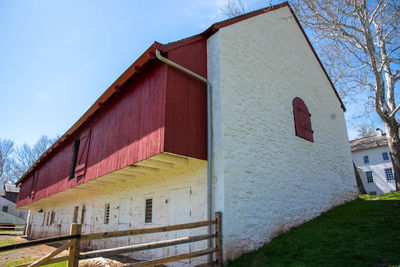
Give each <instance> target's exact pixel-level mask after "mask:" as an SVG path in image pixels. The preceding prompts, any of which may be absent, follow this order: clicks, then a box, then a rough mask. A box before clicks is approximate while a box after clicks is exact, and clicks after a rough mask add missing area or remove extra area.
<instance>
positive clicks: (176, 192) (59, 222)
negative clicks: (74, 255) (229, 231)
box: [30, 158, 207, 266]
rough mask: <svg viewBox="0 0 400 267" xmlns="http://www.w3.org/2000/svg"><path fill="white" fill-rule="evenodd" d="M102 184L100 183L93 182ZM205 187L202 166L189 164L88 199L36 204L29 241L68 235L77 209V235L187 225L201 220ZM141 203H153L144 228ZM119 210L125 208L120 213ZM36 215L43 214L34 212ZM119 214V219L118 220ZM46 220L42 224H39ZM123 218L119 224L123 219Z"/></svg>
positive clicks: (120, 241)
mask: <svg viewBox="0 0 400 267" xmlns="http://www.w3.org/2000/svg"><path fill="white" fill-rule="evenodd" d="M98 179H101V178H98ZM206 181H207V162H206V161H202V160H196V159H191V158H189V163H188V164H186V165H179V166H175V167H174V168H171V169H167V170H165V171H162V172H157V173H154V174H149V175H145V176H143V177H132V180H131V182H130V183H129V184H126V183H125V184H117V183H113V182H112V181H109V189H108V190H106V191H103V192H97V191H95V192H93V193H92V194H79V193H77V194H75V197H74V198H73V199H64V200H63V201H59V203H52V204H51V205H49V206H43V207H40V205H39V204H40V203H39V202H40V201H38V202H37V203H36V204H35V206H36V209H35V210H33V209H32V210H31V214H32V218H33V220H32V226H31V234H30V237H32V238H41V237H45V236H54V235H60V234H68V233H69V229H70V225H71V223H72V220H73V213H74V207H75V206H78V207H79V211H78V219H77V221H78V223H80V222H81V215H82V207H83V206H85V213H84V222H83V224H82V232H83V233H89V232H105V231H115V230H126V229H136V228H146V227H157V226H165V225H170V224H179V223H188V222H195V221H202V220H205V219H206V210H207V209H206V197H207V192H206ZM146 198H152V199H153V222H152V223H144V218H145V215H144V211H145V200H146ZM106 203H110V221H109V223H108V224H104V209H105V204H106ZM122 206H124V207H122ZM40 209H42V210H43V212H38V211H39V210H40ZM121 209H123V210H124V211H123V212H124V213H126V211H127V214H121V212H122V211H121ZM52 211H54V212H55V220H54V221H55V222H54V223H53V224H50V221H49V223H47V222H48V220H47V215H45V214H51V212H52ZM45 216H46V219H45V218H44V217H45ZM122 216H123V217H124V218H122ZM206 233H207V229H206V228H205V227H203V228H197V229H193V230H184V231H175V232H169V233H160V234H151V235H142V236H135V237H121V238H111V239H100V240H95V241H91V242H90V243H85V244H83V245H84V246H86V247H90V248H92V249H102V248H110V247H118V246H124V245H125V246H126V245H129V244H137V243H142V242H151V241H160V240H166V239H172V238H178V237H184V236H188V235H189V234H191V235H197V234H206ZM206 247H207V241H201V242H197V243H193V244H191V245H190V247H189V245H187V244H186V245H179V246H175V247H170V248H164V249H157V250H150V251H147V252H137V253H131V254H128V256H131V257H133V258H136V259H150V258H154V257H161V256H167V255H175V254H176V253H177V252H180V253H184V252H189V251H190V250H191V251H195V250H200V249H205V248H206ZM205 260H206V256H203V257H200V258H196V259H193V260H191V261H189V260H187V261H184V262H180V263H176V264H172V265H174V266H175V265H177V266H184V265H187V264H190V265H191V264H200V263H204V262H205Z"/></svg>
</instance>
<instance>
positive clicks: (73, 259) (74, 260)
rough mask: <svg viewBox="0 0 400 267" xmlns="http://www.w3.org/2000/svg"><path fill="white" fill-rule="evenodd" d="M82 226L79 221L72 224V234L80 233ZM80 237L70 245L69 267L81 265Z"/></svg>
mask: <svg viewBox="0 0 400 267" xmlns="http://www.w3.org/2000/svg"><path fill="white" fill-rule="evenodd" d="M81 231H82V226H81V225H80V224H77V223H73V224H71V230H70V234H71V235H80V234H81ZM80 244H81V242H80V238H76V239H75V240H73V244H72V245H71V246H70V247H69V250H68V254H69V258H68V267H78V265H79V252H80Z"/></svg>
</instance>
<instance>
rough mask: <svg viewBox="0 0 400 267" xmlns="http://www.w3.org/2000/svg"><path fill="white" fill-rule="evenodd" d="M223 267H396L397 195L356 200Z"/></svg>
mask: <svg viewBox="0 0 400 267" xmlns="http://www.w3.org/2000/svg"><path fill="white" fill-rule="evenodd" d="M228 266H230V267H231V266H246V267H250V266H400V193H399V192H394V193H389V194H386V195H383V196H376V195H375V196H369V195H365V196H360V198H358V199H357V200H354V201H352V202H349V203H346V204H344V205H341V206H338V207H336V208H333V209H332V210H330V211H328V212H326V213H324V214H322V215H321V216H319V217H317V218H315V219H314V220H312V221H310V222H307V223H305V224H303V225H301V226H300V227H298V228H295V229H292V230H291V231H289V232H287V233H284V234H282V235H280V236H278V237H277V238H275V239H274V240H272V241H271V242H270V243H269V244H267V245H265V246H264V247H262V248H260V249H259V250H257V251H255V252H252V253H249V254H245V255H243V256H241V257H239V258H238V259H236V260H235V261H233V262H229V264H228Z"/></svg>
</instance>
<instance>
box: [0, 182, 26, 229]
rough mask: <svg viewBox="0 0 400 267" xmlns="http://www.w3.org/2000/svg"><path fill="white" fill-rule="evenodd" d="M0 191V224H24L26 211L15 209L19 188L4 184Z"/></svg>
mask: <svg viewBox="0 0 400 267" xmlns="http://www.w3.org/2000/svg"><path fill="white" fill-rule="evenodd" d="M3 189H4V190H0V224H24V223H25V219H26V214H27V213H28V212H27V210H23V209H17V208H16V203H17V199H18V193H19V187H17V186H15V185H11V184H5V185H4V187H3Z"/></svg>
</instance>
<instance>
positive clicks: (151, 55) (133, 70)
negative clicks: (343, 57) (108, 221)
mask: <svg viewBox="0 0 400 267" xmlns="http://www.w3.org/2000/svg"><path fill="white" fill-rule="evenodd" d="M285 6H286V7H288V8H289V10H290V12H291V14H292V15H293V17H294V18H295V21H296V23H297V24H298V26H299V28H300V29H301V31H302V33H303V35H304V38H305V39H306V41H307V42H308V44H309V46H310V48H311V50H312V52H313V54H314V56H315V58H316V59H317V61H318V63H319V65H320V66H321V68H322V70H323V72H324V74H325V76H326V78H327V79H328V81H329V83H330V85H331V87H332V89H333V91H334V93H335V95H336V97H337V98H338V101H339V103H340V106H341V108H342V109H343V111H346V109H345V107H344V104H343V102H342V100H341V99H340V97H339V94H338V93H337V91H336V89H335V87H334V85H333V83H332V81H331V79H330V78H329V75H328V73H327V72H326V70H325V68H324V66H323V65H322V63H321V60H320V59H319V57H318V55H317V53H316V52H315V50H314V48H313V47H312V45H311V43H310V41H309V39H308V37H307V35H306V33H305V31H304V29H303V28H302V27H301V25H300V22H299V20H298V19H297V17H296V15H295V14H294V12H293V10H292V8H291V7H290V5H289V3H288V2H283V3H281V4H277V5H273V6H270V7H267V8H262V9H259V10H255V11H252V12H249V13H246V14H243V15H240V16H236V17H233V18H230V19H227V20H223V21H220V22H217V23H214V24H213V25H211V26H210V27H209V28H208V29H206V30H205V31H204V32H202V33H200V34H197V35H194V36H191V37H188V38H184V39H181V40H178V41H175V42H171V43H167V44H161V43H158V42H154V43H153V44H152V45H151V46H150V47H149V48H148V49H147V50H146V51H145V52H144V53H143V54H142V55H141V56H140V57H139V58H138V59H137V60H136V61H135V62H134V63H133V64H132V65H131V66H130V67H129V68H128V69H127V70H126V71H125V72H124V73H123V74H122V75H121V76H120V77H119V78H118V79H117V80H116V81H115V82H114V83H113V84H112V85H111V86H110V87H108V89H107V90H106V91H105V92H104V93H103V94H102V95H101V96H100V97H99V98H98V99H97V100H96V101H95V102H94V104H93V105H92V106H91V107H90V108H89V109H88V110H87V111H86V112H85V114H83V116H82V117H81V118H80V119H79V120H78V121H77V122H76V123H75V124H74V125H73V126H72V127H71V128H70V129H69V130H68V131H67V132H66V133H65V134H64V135H63V136H61V137H60V138H59V139H58V140H57V141H56V142H55V143H54V144H53V145H52V146H51V147H50V148H49V149H48V150H47V151H46V152H45V153H44V154H43V155H42V156H40V158H39V159H38V160H37V161H36V162H35V163H34V164H33V165H32V166H31V167H30V168H29V169H28V171H27V172H26V173H25V174H24V175H23V176H22V177H21V178H20V179H19V180H18V181H17V182H16V184H20V183H21V182H22V181H23V180H24V179H25V178H27V177H28V176H29V175H30V174H31V173H32V172H33V170H34V169H36V168H37V167H38V166H39V165H40V164H41V163H43V162H44V161H45V159H47V158H48V156H49V155H50V154H52V153H54V151H55V150H56V149H57V148H58V147H59V146H60V145H61V144H63V143H65V142H66V141H67V140H68V139H69V138H70V137H71V135H72V134H73V133H74V132H75V131H77V130H78V129H79V128H80V127H81V126H82V125H83V124H84V123H85V122H87V121H88V120H89V119H90V118H91V117H92V116H93V115H94V114H95V113H96V112H97V111H98V110H100V109H101V107H102V106H103V104H104V102H106V101H107V100H108V99H109V98H110V97H111V96H112V95H114V94H116V93H118V92H119V91H120V88H121V86H122V85H123V84H124V83H125V82H126V81H128V80H129V79H131V78H133V77H135V74H138V73H140V68H141V67H143V66H144V65H145V64H146V63H147V62H149V61H150V60H153V59H155V51H156V50H159V51H160V52H161V53H167V52H168V51H171V50H174V49H176V48H179V47H181V46H184V45H187V44H190V43H192V42H196V41H198V40H201V39H205V38H208V37H210V36H211V35H213V34H214V33H215V32H217V31H218V30H219V29H221V28H223V27H226V26H229V25H232V24H234V23H237V22H240V21H242V20H246V19H248V18H251V17H254V16H257V15H260V14H263V13H267V12H269V11H272V10H276V9H279V8H282V7H285Z"/></svg>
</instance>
